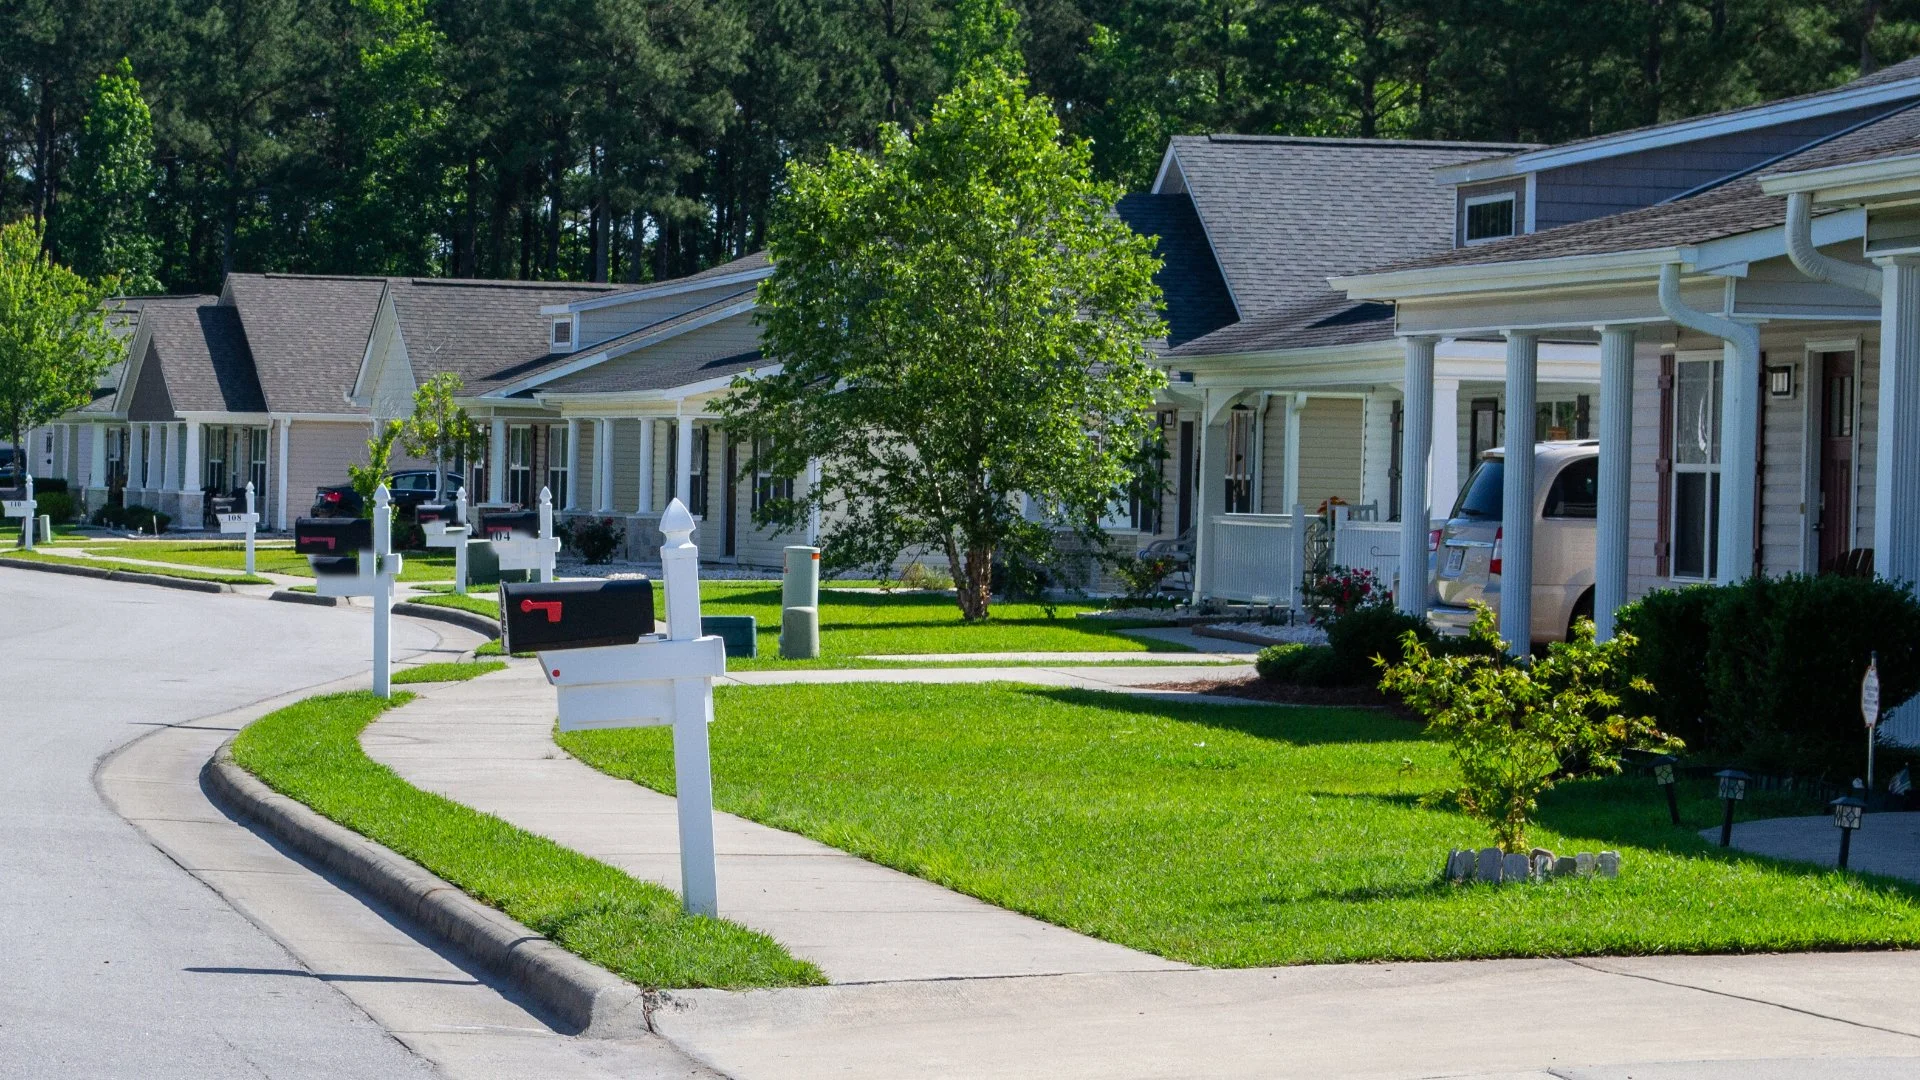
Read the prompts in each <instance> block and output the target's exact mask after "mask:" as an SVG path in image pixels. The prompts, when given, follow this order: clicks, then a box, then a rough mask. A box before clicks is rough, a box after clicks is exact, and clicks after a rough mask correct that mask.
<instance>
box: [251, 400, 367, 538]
mask: <svg viewBox="0 0 1920 1080" xmlns="http://www.w3.org/2000/svg"><path fill="white" fill-rule="evenodd" d="M287 440H288V442H287V517H288V518H290V519H291V518H296V517H302V516H304V515H305V514H306V513H307V511H308V510H309V509H310V508H311V507H312V506H313V493H314V492H315V491H316V490H317V489H319V488H322V487H329V486H331V485H334V484H344V483H346V482H347V466H348V465H364V464H366V461H367V424H366V422H365V421H362V420H349V421H342V422H338V423H335V422H331V421H322V420H296V421H294V422H293V423H292V425H291V426H290V427H289V428H288V430H287ZM279 449H280V447H279V445H278V440H277V439H269V440H268V448H267V454H268V457H269V458H271V457H272V456H273V455H274V454H275V453H277V452H278V451H279ZM277 475H279V463H278V462H275V461H272V460H269V461H268V462H267V478H268V480H267V482H268V485H269V486H271V485H272V482H273V478H274V477H276V476H277ZM269 505H271V504H269Z"/></svg>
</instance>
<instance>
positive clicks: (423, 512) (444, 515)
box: [413, 503, 459, 529]
mask: <svg viewBox="0 0 1920 1080" xmlns="http://www.w3.org/2000/svg"><path fill="white" fill-rule="evenodd" d="M413 516H414V520H415V521H418V522H419V523H420V527H421V528H423V529H424V528H426V527H427V526H429V525H457V524H459V518H458V516H457V515H455V513H454V511H453V504H451V503H421V504H420V505H419V506H417V507H415V508H414V511H413Z"/></svg>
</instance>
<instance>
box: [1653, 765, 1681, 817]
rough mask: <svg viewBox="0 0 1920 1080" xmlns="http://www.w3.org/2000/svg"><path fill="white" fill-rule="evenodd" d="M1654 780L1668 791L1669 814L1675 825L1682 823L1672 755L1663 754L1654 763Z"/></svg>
mask: <svg viewBox="0 0 1920 1080" xmlns="http://www.w3.org/2000/svg"><path fill="white" fill-rule="evenodd" d="M1653 782H1654V783H1656V784H1659V785H1660V790H1661V791H1664V792H1666V793H1667V816H1668V817H1670V818H1672V819H1673V823H1674V824H1675V825H1678V824H1680V800H1679V798H1678V797H1677V796H1675V795H1674V793H1673V782H1674V775H1673V758H1672V757H1670V756H1668V755H1664V754H1663V755H1661V760H1660V761H1657V762H1655V763H1654V766H1653Z"/></svg>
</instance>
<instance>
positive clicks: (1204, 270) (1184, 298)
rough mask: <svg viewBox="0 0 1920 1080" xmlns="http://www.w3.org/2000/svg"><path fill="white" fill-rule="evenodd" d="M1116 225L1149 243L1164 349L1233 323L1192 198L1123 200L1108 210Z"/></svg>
mask: <svg viewBox="0 0 1920 1080" xmlns="http://www.w3.org/2000/svg"><path fill="white" fill-rule="evenodd" d="M1113 210H1114V213H1115V214H1117V215H1118V216H1119V217H1120V220H1122V221H1124V222H1126V223H1127V224H1128V225H1129V226H1131V227H1132V228H1133V231H1134V232H1137V233H1139V234H1140V235H1142V236H1151V237H1154V238H1155V243H1154V248H1153V250H1154V254H1156V255H1158V256H1160V261H1161V265H1160V270H1159V272H1158V273H1155V274H1154V275H1153V281H1154V284H1156V285H1158V286H1160V292H1161V293H1162V295H1164V296H1165V297H1166V302H1167V310H1166V311H1165V313H1164V314H1163V318H1165V319H1166V323H1167V345H1168V347H1169V348H1172V347H1177V346H1179V345H1183V344H1185V343H1186V342H1189V341H1192V340H1193V339H1194V338H1197V337H1200V336H1201V335H1203V334H1207V333H1211V332H1212V331H1214V330H1217V329H1219V328H1220V327H1222V326H1225V325H1227V324H1228V323H1230V322H1232V321H1233V320H1234V312H1233V298H1232V297H1231V296H1229V295H1227V282H1226V279H1225V278H1223V277H1221V276H1220V264H1219V263H1217V262H1215V261H1214V258H1213V249H1212V248H1211V247H1209V246H1208V244H1207V233H1206V230H1205V229H1203V228H1201V227H1200V215H1199V214H1197V213H1195V212H1194V209H1193V199H1192V198H1191V197H1190V196H1188V195H1186V194H1184V193H1181V194H1170V195H1153V194H1148V193H1144V192H1143V193H1140V194H1135V195H1128V196H1126V197H1125V198H1122V199H1121V200H1120V201H1119V202H1118V203H1116V204H1115V205H1114V208H1113Z"/></svg>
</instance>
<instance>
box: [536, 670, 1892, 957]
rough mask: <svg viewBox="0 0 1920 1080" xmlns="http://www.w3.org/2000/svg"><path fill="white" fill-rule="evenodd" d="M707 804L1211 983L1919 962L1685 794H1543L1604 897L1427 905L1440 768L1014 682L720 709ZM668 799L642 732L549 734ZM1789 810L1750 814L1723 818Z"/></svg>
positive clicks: (1247, 712)
mask: <svg viewBox="0 0 1920 1080" xmlns="http://www.w3.org/2000/svg"><path fill="white" fill-rule="evenodd" d="M717 708H718V719H717V722H716V723H715V724H714V726H713V763H714V764H713V776H714V784H715V794H716V799H717V801H718V805H719V806H720V808H721V809H724V810H728V811H731V812H733V813H737V814H742V815H744V816H746V817H749V818H752V819H754V820H756V821H761V822H765V823H767V824H770V825H774V826H776V827H779V828H783V829H789V830H792V831H795V832H799V833H804V834H806V835H808V836H811V837H814V838H816V839H819V840H821V841H823V842H825V843H828V844H831V845H833V846H835V847H838V848H842V849H844V850H847V851H850V852H853V853H855V854H857V855H860V856H863V857H865V858H869V859H872V860H874V861H876V862H880V863H884V864H886V865H888V866H893V867H896V868H899V869H901V870H905V871H907V872H909V873H914V874H918V875H920V876H922V877H925V878H928V879H930V880H933V881H937V882H939V883H941V884H944V885H947V886H950V887H952V888H955V889H959V890H961V891H963V892H966V893H970V894H972V895H974V896H977V897H980V898H981V899H983V900H987V901H989V902H991V903H994V904H998V905H1001V906H1003V907H1008V908H1012V909H1015V910H1018V911H1024V912H1027V913H1029V914H1032V915H1036V916H1038V917H1040V918H1043V919H1046V920H1048V921H1050V922H1054V923H1058V924H1061V925H1064V926H1069V927H1072V928H1074V929H1077V930H1081V931H1083V932H1086V933H1089V934H1094V935H1097V936H1099V937H1102V938H1106V939H1108V940H1111V941H1115V942H1119V943H1121V944H1124V945H1129V946H1132V947H1134V948H1138V949H1143V950H1146V951H1149V952H1154V953H1158V954H1160V955H1163V956H1167V957H1171V958H1174V959H1178V960H1184V961H1189V962H1193V963H1197V964H1206V965H1212V966H1222V967H1240V966H1252V965H1267V964H1293V963H1329V962H1335V961H1366V960H1392V959H1459V958H1469V957H1510V956H1540V955H1549V956H1569V955H1590V954H1604V953H1612V954H1621V953H1628V954H1637V953H1670V952H1722V951H1735V952H1740V951H1776V950H1800V949H1813V948H1849V947H1896V946H1898V947H1912V946H1915V945H1920V889H1916V888H1915V887H1912V886H1909V885H1905V884H1902V883H1896V882H1891V881H1886V880H1880V879H1869V878H1863V877H1860V876H1856V875H1849V874H1845V873H1839V872H1834V871H1823V870H1819V869H1816V868H1810V867H1804V866H1795V865H1789V864H1783V863H1776V862H1772V861H1769V860H1764V859H1759V858H1753V857H1748V856H1742V855H1739V854H1729V853H1725V852H1722V851H1721V850H1720V849H1718V848H1716V847H1713V846H1710V845H1709V844H1707V843H1705V842H1703V841H1702V840H1701V839H1700V838H1699V837H1698V836H1697V835H1696V834H1695V833H1694V832H1693V831H1692V830H1693V829H1698V828H1701V827H1704V826H1708V825H1712V824H1715V823H1717V822H1718V820H1719V803H1718V802H1717V801H1716V800H1714V798H1713V797H1712V785H1711V782H1709V781H1689V782H1687V783H1686V785H1685V788H1684V796H1685V799H1684V803H1683V805H1682V812H1683V814H1684V815H1685V820H1686V821H1687V822H1688V823H1689V825H1690V826H1691V827H1690V828H1673V827H1671V826H1669V825H1668V824H1667V823H1666V806H1665V803H1664V801H1663V800H1662V799H1661V797H1660V795H1659V792H1658V790H1657V788H1656V787H1655V786H1654V785H1653V783H1652V782H1651V781H1650V780H1647V779H1645V778H1631V777H1616V778H1610V779H1604V780H1594V781H1583V782H1578V783H1571V784H1567V785H1563V786H1562V787H1561V788H1560V789H1558V790H1556V791H1555V792H1552V793H1550V794H1549V796H1548V797H1547V798H1546V799H1545V800H1544V802H1543V807H1542V812H1541V821H1542V824H1541V825H1540V826H1538V827H1537V828H1536V829H1535V830H1534V832H1533V835H1532V837H1531V839H1532V841H1533V842H1534V843H1537V844H1541V845H1542V846H1545V847H1549V848H1552V849H1554V850H1555V851H1557V852H1561V853H1563V854H1565V853H1572V852H1575V851H1581V850H1585V851H1599V850H1603V849H1616V850H1619V851H1620V852H1621V853H1622V869H1621V876H1620V878H1619V879H1618V880H1612V881H1602V880H1572V881H1569V880H1560V881H1554V882H1551V883H1546V884H1539V885H1518V886H1505V887H1497V888H1496V887H1489V886H1467V887H1461V886H1454V885H1449V884H1446V883H1444V882H1443V881H1442V880H1441V877H1440V870H1441V866H1442V863H1443V861H1444V858H1445V855H1446V853H1447V851H1448V849H1449V848H1452V847H1481V846H1485V845H1487V844H1488V843H1489V842H1490V840H1489V838H1488V835H1487V833H1486V832H1485V830H1484V829H1482V828H1481V827H1479V826H1477V825H1475V824H1474V823H1473V822H1472V821H1471V820H1469V819H1468V818H1466V817H1465V816H1464V815H1463V814H1461V813H1459V812H1457V811H1455V810H1452V809H1448V808H1445V807H1436V808H1423V807H1422V806H1421V805H1419V802H1420V799H1421V796H1423V795H1426V794H1427V793H1429V792H1432V791H1434V790H1436V789H1441V788H1444V787H1448V786H1450V783H1451V781H1452V779H1453V769H1452V766H1451V764H1450V762H1449V761H1448V758H1447V755H1446V752H1445V750H1444V748H1443V747H1442V746H1441V745H1440V744H1438V743H1435V742H1432V741H1430V740H1428V739H1426V738H1425V737H1423V735H1422V733H1421V731H1420V729H1419V728H1418V727H1417V726H1416V725H1414V724H1413V723H1411V722H1408V721H1404V720H1399V719H1395V718H1393V717H1391V716H1389V715H1386V714H1383V713H1380V712H1376V711H1361V710H1342V709H1307V708H1262V707H1221V706H1206V705H1200V704H1179V703H1167V702H1156V701H1147V700H1139V699H1126V698H1120V697H1118V696H1117V695H1106V694H1097V693H1086V692H1078V691H1063V690H1051V689H1041V688H1035V687H1021V686H1015V685H1011V684H992V685H987V686H980V685H975V686H933V685H882V684H867V685H838V686H777V687H725V688H722V689H721V690H720V691H719V693H718V695H717ZM560 743H561V745H562V746H564V747H565V748H566V749H567V750H568V751H569V752H571V753H573V754H575V755H577V756H578V757H580V758H581V759H582V760H585V761H587V762H588V763H590V764H592V765H595V766H596V767H598V768H601V769H603V770H606V771H608V772H610V773H614V774H616V775H619V776H624V777H628V778H630V779H634V780H637V781H639V782H641V783H643V784H646V785H647V786H649V787H653V788H656V789H658V790H661V791H669V792H670V791H672V790H673V769H672V753H671V745H672V744H671V733H670V732H669V730H668V729H666V728H649V729H638V730H624V731H604V732H582V733H572V734H567V735H563V736H561V737H560ZM1814 809H1815V808H1812V807H1808V806H1804V805H1801V804H1798V803H1795V802H1793V801H1792V800H1791V799H1790V798H1788V797H1786V796H1782V795H1779V794H1775V793H1766V792H1760V793H1756V794H1755V795H1754V796H1753V797H1750V798H1749V799H1748V801H1747V803H1746V804H1745V806H1744V807H1743V810H1742V813H1743V815H1745V816H1750V817H1769V816H1778V815H1782V814H1791V813H1808V812H1813V811H1814Z"/></svg>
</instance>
